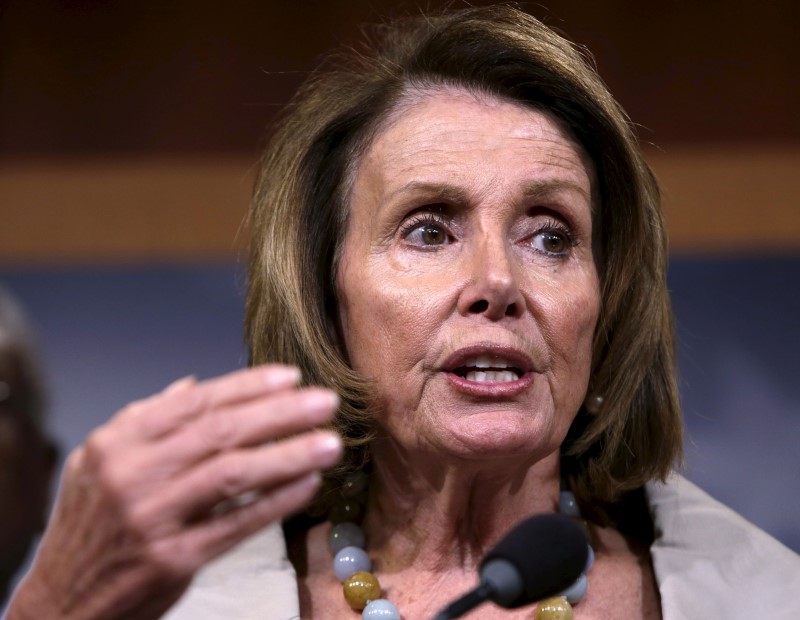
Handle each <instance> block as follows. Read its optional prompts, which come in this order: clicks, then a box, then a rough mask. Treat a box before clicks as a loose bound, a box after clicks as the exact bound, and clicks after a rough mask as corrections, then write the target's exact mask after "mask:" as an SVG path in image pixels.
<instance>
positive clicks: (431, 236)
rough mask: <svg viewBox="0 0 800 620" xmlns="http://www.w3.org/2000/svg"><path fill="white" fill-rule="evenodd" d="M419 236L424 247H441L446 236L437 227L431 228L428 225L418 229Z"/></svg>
mask: <svg viewBox="0 0 800 620" xmlns="http://www.w3.org/2000/svg"><path fill="white" fill-rule="evenodd" d="M420 235H421V237H422V242H423V243H424V244H425V245H441V244H442V243H444V242H445V240H446V236H445V234H444V231H443V230H442V229H441V228H438V227H437V226H431V225H430V224H428V225H426V226H423V227H422V228H421V229H420Z"/></svg>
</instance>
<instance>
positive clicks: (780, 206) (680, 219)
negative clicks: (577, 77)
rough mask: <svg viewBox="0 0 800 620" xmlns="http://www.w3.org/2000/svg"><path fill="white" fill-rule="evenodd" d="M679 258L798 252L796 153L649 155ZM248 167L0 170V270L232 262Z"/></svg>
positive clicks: (217, 162)
mask: <svg viewBox="0 0 800 620" xmlns="http://www.w3.org/2000/svg"><path fill="white" fill-rule="evenodd" d="M649 160H650V162H651V164H652V166H653V167H654V169H655V171H656V174H657V175H658V177H659V179H660V180H661V184H662V188H663V190H664V204H665V210H666V214H667V224H668V230H669V235H670V240H671V248H672V249H673V251H676V252H697V253H706V252H719V251H725V252H743V251H744V252H759V253H763V252H767V253H774V252H786V251H798V250H800V148H797V149H790V148H771V149H763V148H762V149H753V148H748V149H739V150H738V151H737V150H735V149H721V148H706V149H699V148H694V149H691V148H675V149H672V150H669V151H667V152H651V153H650V155H649ZM252 182H253V162H252V160H250V159H247V158H243V157H240V158H231V157H228V158H219V159H212V158H205V159H201V160H193V161H192V160H186V159H184V160H167V159H164V160H131V159H128V160H126V159H121V160H117V161H113V162H97V161H91V160H89V161H72V160H70V161H62V162H51V163H49V164H45V163H25V164H22V163H21V164H5V165H2V166H0V197H2V209H1V210H0V212H1V213H2V220H3V221H2V226H0V261H1V262H3V263H6V264H14V263H30V262H53V261H68V262H75V261H119V260H160V259H177V260H196V259H202V258H213V257H232V256H235V255H237V253H239V254H241V252H242V249H243V248H244V246H245V244H246V240H247V233H246V229H245V228H243V226H242V221H243V218H244V215H245V212H246V209H247V202H248V199H249V196H250V189H251V186H252Z"/></svg>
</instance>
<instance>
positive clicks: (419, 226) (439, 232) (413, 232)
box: [401, 213, 450, 247]
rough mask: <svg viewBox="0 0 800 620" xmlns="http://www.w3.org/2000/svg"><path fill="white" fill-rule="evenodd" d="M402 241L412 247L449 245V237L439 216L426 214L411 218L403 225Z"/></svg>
mask: <svg viewBox="0 0 800 620" xmlns="http://www.w3.org/2000/svg"><path fill="white" fill-rule="evenodd" d="M401 234H402V236H403V239H405V240H406V241H407V242H409V243H410V244H412V245H417V246H423V247H429V246H437V245H446V244H448V243H450V235H449V234H448V232H447V227H446V226H445V223H444V222H443V221H442V218H441V216H438V215H435V214H432V213H426V214H423V215H419V216H416V217H413V218H412V219H410V220H409V221H408V222H406V223H405V224H404V225H403V228H402V231H401Z"/></svg>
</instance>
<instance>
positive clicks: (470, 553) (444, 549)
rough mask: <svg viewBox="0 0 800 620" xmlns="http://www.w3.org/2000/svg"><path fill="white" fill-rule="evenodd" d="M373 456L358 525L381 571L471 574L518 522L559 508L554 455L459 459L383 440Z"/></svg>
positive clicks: (557, 479)
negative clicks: (366, 503) (365, 506)
mask: <svg viewBox="0 0 800 620" xmlns="http://www.w3.org/2000/svg"><path fill="white" fill-rule="evenodd" d="M373 454H374V455H375V457H374V472H375V473H374V476H373V483H372V487H371V490H370V501H369V506H368V510H367V514H366V519H365V522H364V526H365V529H366V531H367V536H368V539H369V540H370V554H372V555H374V556H375V557H376V558H379V559H380V562H381V566H382V567H384V569H388V570H402V569H403V568H405V567H409V566H411V565H412V564H413V565H414V566H415V567H417V568H427V569H431V570H436V571H441V570H458V569H461V570H467V571H472V570H474V569H475V567H476V566H477V565H478V563H479V562H480V560H481V558H482V557H483V555H484V554H485V553H486V551H488V549H489V548H491V547H492V546H493V545H494V544H495V543H496V542H497V541H498V540H499V539H500V538H501V537H502V536H503V535H504V534H505V533H506V532H507V531H508V530H510V529H511V528H512V527H513V526H514V525H516V524H517V523H518V522H519V521H520V520H522V519H523V518H525V517H527V516H530V515H532V514H537V513H544V512H554V511H557V509H558V492H559V455H558V453H554V454H551V455H549V456H547V457H545V458H544V459H541V460H538V461H534V460H530V461H524V460H520V459H519V458H516V459H513V460H508V461H502V460H501V459H500V458H497V457H496V456H494V457H491V458H487V459H474V460H472V459H471V460H465V459H463V458H449V457H442V455H441V454H436V455H430V454H418V453H415V454H413V455H412V454H408V453H406V452H404V451H403V450H401V449H399V448H398V447H397V446H396V444H393V443H390V442H385V443H384V442H382V443H381V444H380V445H379V446H375V450H374V452H373Z"/></svg>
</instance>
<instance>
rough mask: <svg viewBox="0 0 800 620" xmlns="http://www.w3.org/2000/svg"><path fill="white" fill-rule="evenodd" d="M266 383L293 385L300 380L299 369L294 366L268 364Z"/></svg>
mask: <svg viewBox="0 0 800 620" xmlns="http://www.w3.org/2000/svg"><path fill="white" fill-rule="evenodd" d="M266 380H267V383H268V384H270V385H274V384H282V385H283V384H288V385H294V384H296V383H299V381H300V369H299V368H297V367H295V366H270V367H269V368H268V369H267V374H266Z"/></svg>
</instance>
